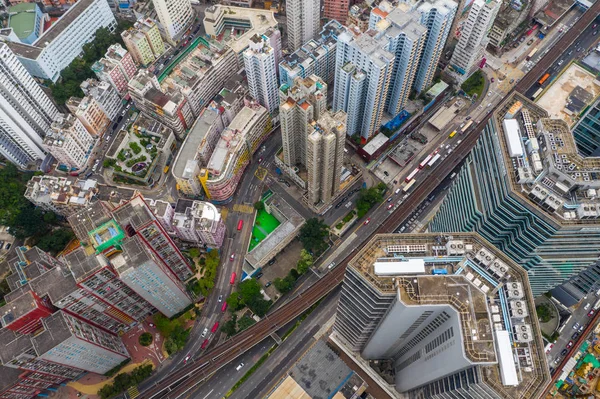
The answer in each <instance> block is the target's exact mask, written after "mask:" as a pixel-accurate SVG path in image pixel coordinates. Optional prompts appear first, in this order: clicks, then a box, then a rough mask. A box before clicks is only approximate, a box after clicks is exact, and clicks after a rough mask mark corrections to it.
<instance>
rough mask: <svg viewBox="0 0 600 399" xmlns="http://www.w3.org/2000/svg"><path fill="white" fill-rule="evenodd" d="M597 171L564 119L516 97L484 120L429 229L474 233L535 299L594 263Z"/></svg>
mask: <svg viewBox="0 0 600 399" xmlns="http://www.w3.org/2000/svg"><path fill="white" fill-rule="evenodd" d="M598 173H600V166H599V165H598V161H597V158H586V157H584V156H582V155H580V154H579V153H578V152H577V146H576V144H575V140H574V138H573V134H572V133H571V132H570V131H569V127H568V125H567V124H566V123H565V122H563V121H562V120H555V119H549V118H548V113H547V112H546V111H545V110H544V109H542V108H540V107H538V106H537V105H535V104H533V103H532V102H531V101H529V100H528V99H527V98H525V97H524V96H522V95H519V94H515V95H513V96H511V97H510V98H508V99H507V100H506V101H505V102H504V103H502V104H501V106H500V108H499V109H498V111H497V112H495V113H494V114H493V117H492V118H491V119H490V120H489V122H488V123H487V125H486V127H485V128H484V130H483V132H482V135H481V137H480V138H479V140H478V142H477V144H476V145H475V147H474V148H473V150H472V151H471V153H470V155H469V156H468V157H467V158H466V162H465V166H464V167H463V168H462V169H461V170H460V172H459V173H458V175H457V177H456V179H455V181H454V185H453V186H452V188H451V190H450V192H449V194H448V196H447V198H446V199H445V200H444V202H443V203H442V205H441V207H440V209H439V211H438V212H437V214H436V215H435V217H434V218H433V220H432V222H431V224H430V229H431V231H437V232H443V231H475V232H477V233H479V234H481V235H482V236H483V237H484V238H486V239H487V240H488V241H490V242H491V243H492V244H494V245H495V246H496V247H497V248H501V249H502V251H504V252H505V253H506V254H507V255H509V256H510V257H511V258H512V259H513V260H515V261H516V262H518V263H519V264H520V265H522V266H523V268H524V269H525V270H527V271H528V272H529V279H530V282H531V288H532V291H533V293H534V295H536V296H537V295H540V294H542V293H544V292H546V291H548V290H550V289H552V288H553V287H556V286H557V285H559V284H561V283H563V282H565V281H566V280H568V279H569V278H570V277H573V276H575V275H577V274H578V273H580V272H582V271H584V270H586V269H587V270H589V269H588V266H590V265H592V264H594V263H596V261H597V260H598V255H600V229H599V227H600V210H599V208H598V207H599V205H600V200H599V197H598V191H597V187H598V180H597V176H598ZM597 275H598V273H597V272H596V276H597ZM582 277H585V276H582ZM590 277H591V276H588V277H587V278H581V279H575V280H573V281H572V282H571V283H572V286H571V287H570V288H569V291H570V295H574V296H577V297H579V298H581V297H583V296H584V295H585V293H586V292H588V291H589V290H590V288H591V287H592V286H593V284H595V281H594V280H595V279H594V278H590Z"/></svg>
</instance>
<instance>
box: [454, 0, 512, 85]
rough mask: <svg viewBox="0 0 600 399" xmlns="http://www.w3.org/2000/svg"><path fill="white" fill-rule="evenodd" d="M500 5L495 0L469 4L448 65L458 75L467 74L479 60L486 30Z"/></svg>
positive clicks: (476, 1) (484, 42) (479, 0)
mask: <svg viewBox="0 0 600 399" xmlns="http://www.w3.org/2000/svg"><path fill="white" fill-rule="evenodd" d="M500 5H501V2H498V1H496V0H474V1H473V3H472V4H471V10H470V11H469V16H468V17H467V20H466V21H465V22H464V24H463V27H462V29H461V33H460V38H459V39H458V44H457V45H456V47H455V48H454V53H453V54H452V58H451V59H450V65H452V67H453V68H454V69H455V70H456V72H458V73H459V74H460V75H465V77H466V76H468V75H469V72H470V70H471V68H472V67H473V65H475V63H477V62H478V61H479V60H481V57H482V51H483V49H484V48H485V46H486V44H487V34H488V31H489V30H490V28H491V27H492V24H493V23H494V18H496V14H497V13H498V10H499V9H500Z"/></svg>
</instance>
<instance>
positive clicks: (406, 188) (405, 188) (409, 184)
mask: <svg viewBox="0 0 600 399" xmlns="http://www.w3.org/2000/svg"><path fill="white" fill-rule="evenodd" d="M416 182H417V181H416V180H414V179H413V180H411V181H410V183H408V184H407V185H406V186H404V188H403V189H402V192H403V193H407V192H408V190H410V189H411V188H412V186H414V185H415V183H416Z"/></svg>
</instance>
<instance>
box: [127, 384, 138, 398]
mask: <svg viewBox="0 0 600 399" xmlns="http://www.w3.org/2000/svg"><path fill="white" fill-rule="evenodd" d="M127 393H128V394H129V397H130V398H131V399H135V398H137V397H138V396H140V392H139V391H138V387H137V385H136V386H133V387H131V388H129V389H128V390H127Z"/></svg>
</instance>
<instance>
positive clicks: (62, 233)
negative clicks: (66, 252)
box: [36, 215, 75, 254]
mask: <svg viewBox="0 0 600 399" xmlns="http://www.w3.org/2000/svg"><path fill="white" fill-rule="evenodd" d="M44 216H45V215H44ZM44 219H45V218H44ZM73 238H75V234H73V231H72V230H71V229H69V228H60V229H56V230H53V231H52V234H46V235H44V236H43V237H42V238H40V239H39V241H37V243H36V245H37V247H38V248H40V249H41V250H43V251H46V252H50V253H52V254H57V253H59V252H61V251H62V250H63V249H65V247H66V246H67V244H69V243H70V242H71V240H72V239H73Z"/></svg>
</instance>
